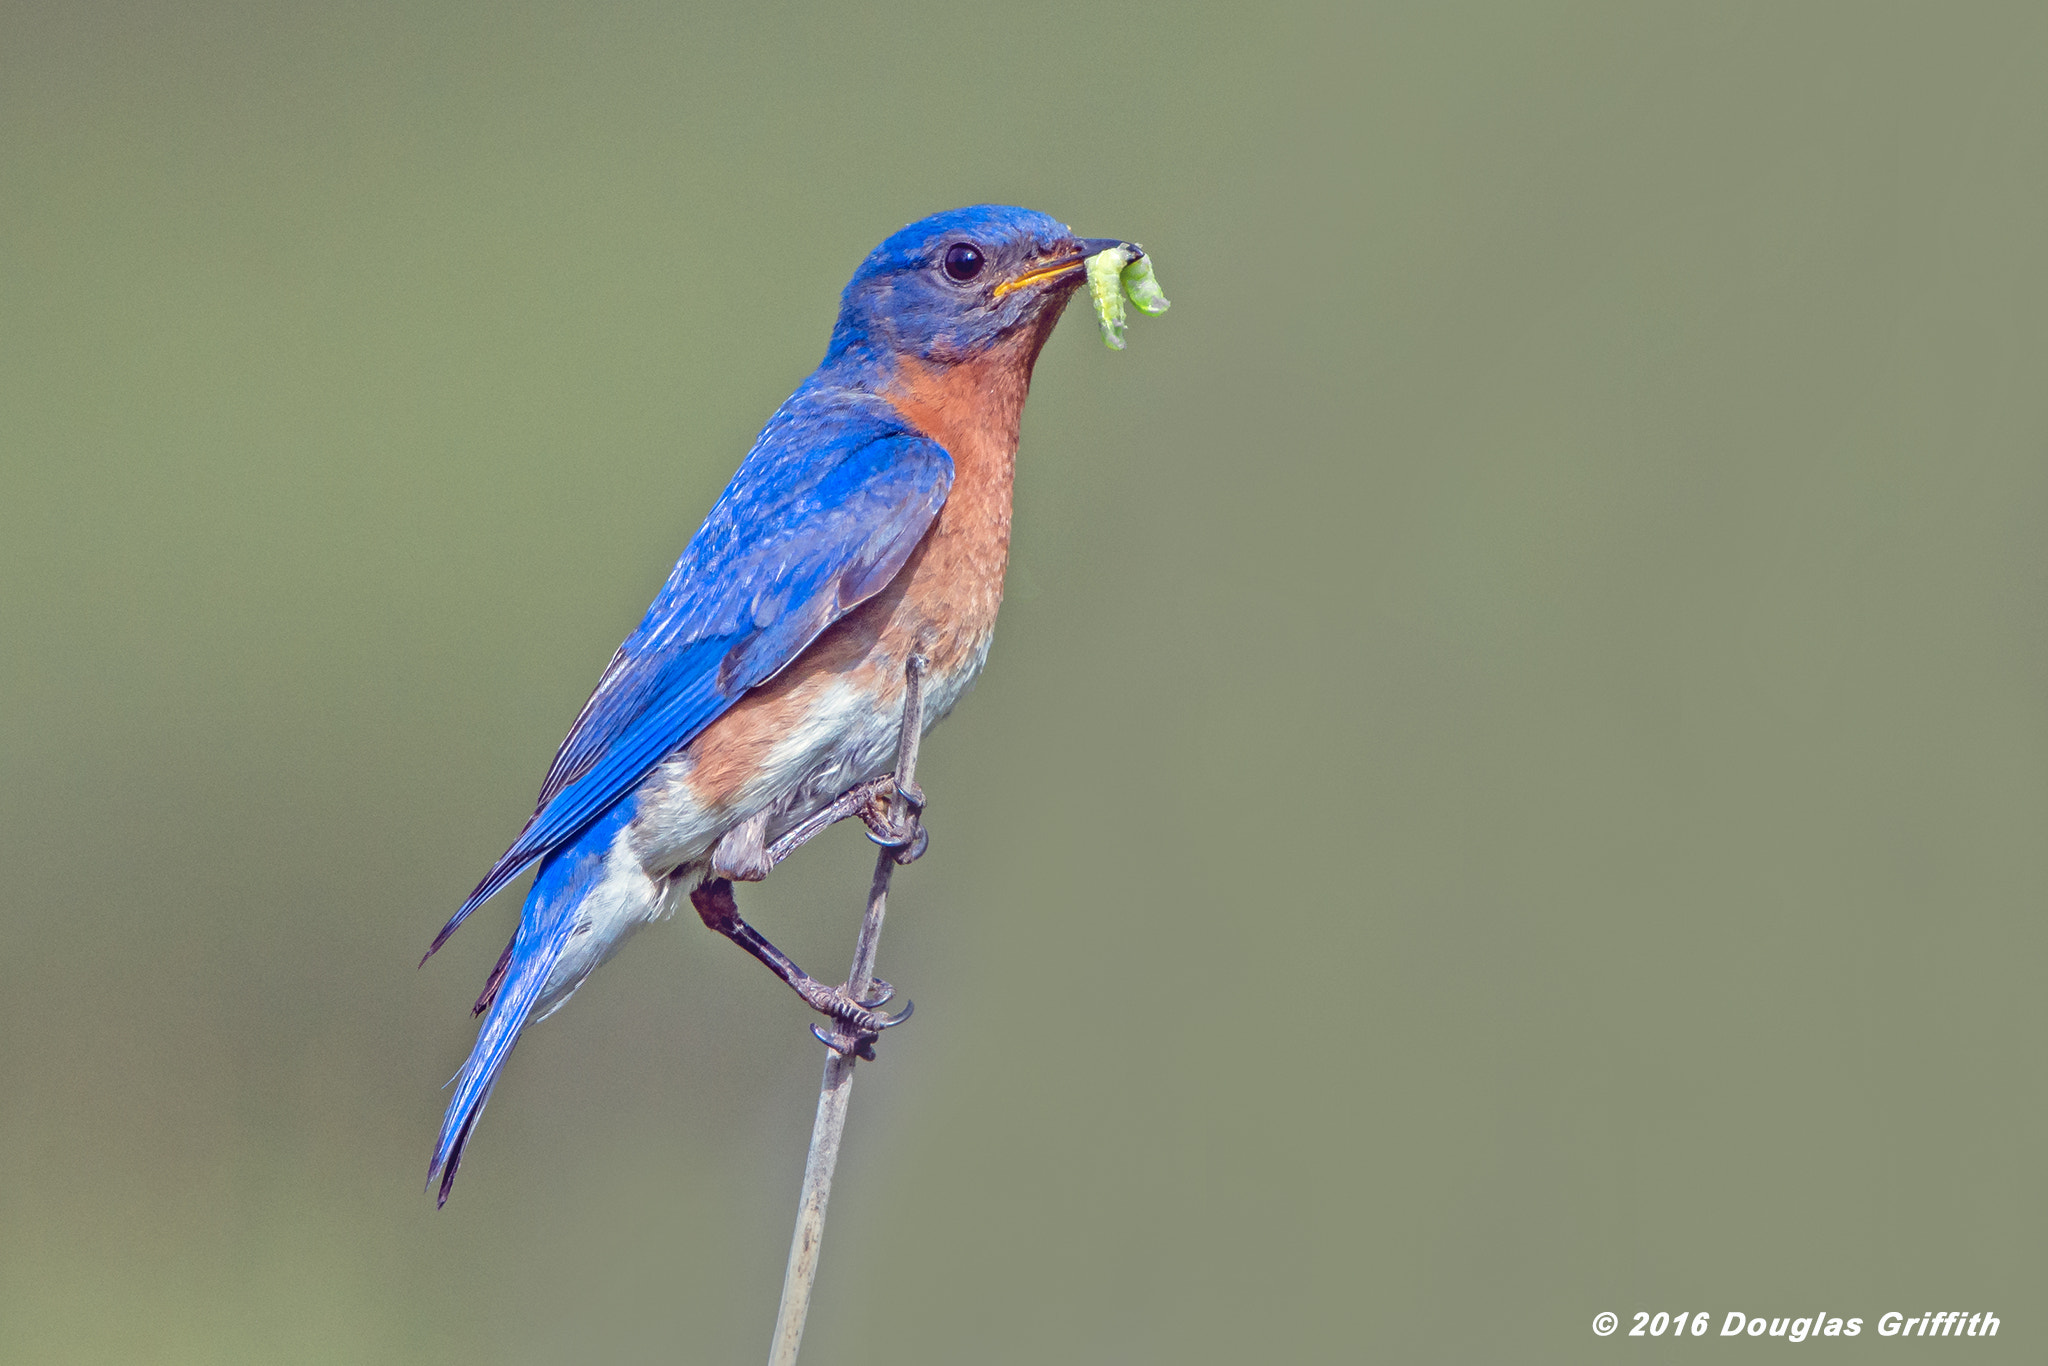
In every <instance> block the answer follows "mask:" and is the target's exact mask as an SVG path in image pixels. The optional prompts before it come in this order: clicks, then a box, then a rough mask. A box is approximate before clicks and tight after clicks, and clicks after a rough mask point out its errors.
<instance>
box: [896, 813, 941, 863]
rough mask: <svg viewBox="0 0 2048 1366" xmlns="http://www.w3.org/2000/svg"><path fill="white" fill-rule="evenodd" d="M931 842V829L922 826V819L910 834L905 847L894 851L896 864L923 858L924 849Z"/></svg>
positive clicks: (913, 861)
mask: <svg viewBox="0 0 2048 1366" xmlns="http://www.w3.org/2000/svg"><path fill="white" fill-rule="evenodd" d="M931 842H932V835H931V831H929V830H927V829H925V828H924V822H923V821H919V822H918V823H917V826H916V828H915V830H914V832H913V833H912V834H911V836H910V841H909V844H908V845H907V847H905V848H902V849H898V850H897V851H896V862H897V864H898V866H901V865H903V864H906V863H915V862H917V861H918V860H919V859H921V858H923V857H924V851H925V850H926V849H927V848H929V847H930V845H931Z"/></svg>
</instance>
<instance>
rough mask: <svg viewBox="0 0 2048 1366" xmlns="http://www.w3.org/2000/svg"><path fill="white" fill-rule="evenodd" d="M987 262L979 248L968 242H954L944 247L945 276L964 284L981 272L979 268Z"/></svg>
mask: <svg viewBox="0 0 2048 1366" xmlns="http://www.w3.org/2000/svg"><path fill="white" fill-rule="evenodd" d="M987 264H988V262H987V261H986V260H985V259H984V258H983V257H982V254H981V249H980V248H979V247H976V246H974V245H973V244H971V243H968V242H955V243H954V244H953V245H952V246H950V247H947V248H946V278H947V279H949V280H957V281H959V282H960V283H961V284H963V285H964V284H966V283H967V282H968V281H969V280H972V279H973V278H974V277H975V276H977V275H979V274H981V268H982V267H983V266H985V265H987Z"/></svg>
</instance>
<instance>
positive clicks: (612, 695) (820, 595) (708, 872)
mask: <svg viewBox="0 0 2048 1366" xmlns="http://www.w3.org/2000/svg"><path fill="white" fill-rule="evenodd" d="M1122 245H1123V244H1122V243H1120V242H1118V241H1115V240H1111V239H1097V238H1077V237H1075V236H1074V235H1073V233H1072V232H1070V231H1069V230H1068V229H1067V228H1066V227H1065V226H1064V225H1063V224H1061V223H1058V222H1056V221H1054V220H1053V219H1051V218H1049V217H1047V216H1046V215H1044V214H1042V213H1034V212H1032V211H1030V210H1028V209H1021V208H1012V207H1007V206H1002V205H987V204H984V205H977V206H974V207H971V208H964V209H955V210H953V211H951V212H948V213H942V214H938V215H935V216H934V217H931V218H927V219H925V220H923V221H922V222H918V223H913V224H911V225H910V226H909V227H906V228H904V229H903V230H902V231H901V232H898V233H896V234H895V235H894V236H892V237H890V238H889V239H888V240H887V241H885V242H883V243H882V244H881V245H880V246H879V247H877V248H875V250H874V251H873V252H872V253H871V254H870V255H869V256H868V258H867V259H866V260H865V261H863V262H862V263H861V266H860V269H859V270H857V271H855V272H854V276H853V279H852V280H851V281H850V282H849V283H848V284H847V286H846V290H845V292H844V293H843V294H842V295H841V297H840V306H839V318H838V321H837V323H836V324H835V325H834V326H833V329H832V339H831V343H830V345H829V346H828V347H827V349H826V352H825V359H824V361H823V362H822V363H821V364H820V365H819V366H818V368H817V370H816V371H815V372H814V373H812V375H811V376H810V377H809V378H808V379H806V380H805V381H804V382H803V383H802V384H801V385H800V386H798V388H797V390H796V392H795V393H794V394H792V395H790V397H789V398H788V400H787V401H785V402H784V403H783V404H782V406H781V407H780V408H778V409H777V410H776V411H775V415H774V416H773V417H771V418H770V419H769V420H768V425H767V426H766V427H764V428H762V430H761V434H760V436H759V437H758V438H757V439H756V440H755V442H754V446H753V449H752V450H750V451H749V452H748V453H747V457H746V459H745V460H744V461H742V462H741V464H740V467H739V470H738V472H737V473H735V474H734V475H733V478H732V482H731V483H730V484H728V485H727V486H726V489H725V492H724V494H723V495H721V496H720V498H719V500H718V502H717V504H716V506H714V507H713V508H712V509H711V513H710V515H709V516H708V517H706V518H705V520H704V524H703V526H701V527H699V528H698V530H697V534H696V535H695V536H693V537H691V538H690V542H689V544H688V545H687V546H686V547H685V548H684V550H683V553H682V557H681V558H680V559H678V560H677V561H676V566H675V568H674V570H673V571H671V573H670V574H669V576H668V581H667V582H666V583H665V584H663V585H662V589H661V592H660V593H659V595H657V596H656V598H655V599H654V603H653V605H652V606H651V607H649V608H648V609H647V615H646V617H645V618H643V619H642V620H641V622H640V625H639V626H638V628H636V629H635V630H634V631H633V633H632V634H631V635H630V636H628V637H627V638H626V641H625V643H624V644H623V645H621V646H620V647H619V649H618V652H617V653H616V654H614V655H613V656H612V660H611V663H610V664H608V665H607V666H606V667H605V670H604V673H603V675H602V676H601V677H600V678H599V679H598V682H597V688H596V690H595V691H594V692H593V693H591V695H590V700H589V701H588V702H586V703H584V705H583V711H582V713H581V714H580V715H578V716H577V718H576V723H575V725H573V726H572V727H570V730H569V735H568V738H567V739H565V740H563V741H562V745H561V749H560V750H559V751H558V752H557V753H556V755H555V760H554V763H553V764H552V765H551V766H550V767H549V768H548V771H547V777H546V778H545V779H544V780H543V782H542V783H541V789H540V798H539V801H538V802H537V803H536V805H535V808H534V813H533V816H532V818H531V819H530V820H528V821H527V823H526V827H525V829H523V830H522V831H521V832H520V834H519V837H518V838H517V839H516V840H514V841H513V842H512V846H511V848H509V849H507V850H506V851H505V853H504V856H503V857H501V858H500V859H499V860H498V861H497V863H496V864H495V865H494V866H493V867H492V868H491V870H490V872H489V873H488V874H486V875H485V877H484V879H483V881H482V882H480V883H478V884H477V887H476V890H475V891H474V892H472V893H470V895H469V899H468V900H467V901H465V902H463V904H462V907H461V909H459V910H457V911H456V912H455V915H454V916H453V917H452V918H451V919H450V920H449V921H448V924H447V925H446V926H445V927H444V928H443V929H442V930H441V932H440V934H439V935H438V936H436V938H435V939H434V943H433V946H432V947H431V948H429V949H428V950H427V954H428V956H429V957H431V956H432V955H433V953H434V951H435V950H436V949H439V948H440V947H441V945H442V944H444V943H446V942H447V940H448V937H449V935H451V934H453V933H454V932H455V929H456V927H457V926H459V925H461V924H462V922H463V920H464V919H465V918H467V917H468V915H469V914H470V912H472V911H474V910H475V909H476V908H477V907H478V906H480V905H482V904H483V903H484V902H485V901H487V900H489V899H490V898H491V897H492V896H493V895H494V894H496V893H497V892H498V891H500V890H501V889H502V888H504V886H505V885H506V884H507V883H509V882H511V881H512V880H513V879H514V878H516V877H517V876H518V875H519V874H520V873H521V872H522V871H524V870H525V869H526V868H528V867H529V866H532V865H536V864H537V865H538V871H537V873H536V875H535V877H534V881H533V886H532V889H531V890H530V891H529V892H528V894H527V897H526V904H525V907H524V909H522V910H521V912H520V916H519V928H518V929H517V931H516V932H515V933H514V934H513V936H512V942H511V943H509V944H508V945H506V947H505V951H504V953H503V954H502V955H500V957H499V958H498V961H497V965H496V966H495V967H494V968H493V969H492V970H491V973H490V976H489V978H488V980H487V981H486V982H485V984H484V989H483V994H482V995H481V996H480V997H478V998H477V1002H476V1007H475V1011H474V1013H476V1014H479V1015H482V1016H483V1017H484V1019H483V1024H482V1027H481V1028H480V1029H479V1030H478V1032H477V1039H476V1046H475V1048H474V1049H473V1050H472V1051H471V1053H470V1055H469V1060H468V1061H467V1062H466V1063H464V1064H463V1067H462V1070H461V1071H460V1072H459V1073H457V1074H456V1077H455V1080H454V1082H453V1087H454V1095H453V1097H452V1098H451V1099H450V1101H449V1104H448V1112H447V1115H446V1117H445V1118H444V1119H443V1121H442V1124H441V1133H440V1139H439V1141H438V1143H437V1144H436V1145H435V1148H434V1157H433V1162H432V1164H431V1165H430V1166H429V1168H428V1171H427V1181H428V1187H429V1189H432V1188H433V1185H434V1181H435V1178H436V1177H438V1178H439V1182H440V1190H439V1197H438V1203H440V1204H445V1203H447V1200H448V1192H449V1189H450V1187H451V1186H452V1185H453V1184H454V1181H455V1172H456V1168H457V1167H458V1166H459V1165H460V1163H461V1161H462V1154H463V1150H464V1148H465V1147H466V1146H467V1144H468V1142H469V1139H470V1135H471V1133H472V1132H473V1131H474V1130H475V1128H476V1123H477V1118H478V1117H479V1116H480V1115H481V1114H482V1113H483V1109H484V1105H485V1103H486V1102H488V1101H489V1100H490V1096H491V1088H492V1086H493V1085H494V1084H495V1083H496V1081H497V1078H498V1075H499V1072H500V1069H501V1068H502V1067H503V1066H504V1064H505V1060H506V1058H507V1056H508V1055H509V1054H510V1053H511V1051H512V1047H513V1045H514V1044H515V1043H516V1042H517V1041H518V1038H519V1034H520V1031H521V1030H522V1029H523V1028H525V1026H526V1025H527V1024H528V1023H529V1022H531V1021H534V1020H539V1019H544V1018H545V1017H546V1016H548V1015H549V1014H551V1013H553V1012H554V1011H555V1010H557V1009H559V1008H560V1007H561V1005H562V1004H563V1002H565V1001H567V1000H568V999H569V997H570V996H571V995H572V994H574V992H575V991H576V989H577V987H579V986H581V985H582V984H583V982H584V980H585V979H587V978H588V977H589V976H590V974H591V973H592V972H593V971H595V970H596V969H597V967H598V965H599V964H601V963H603V962H604V961H605V960H606V959H607V958H609V957H610V956H611V955H612V954H613V953H615V952H617V951H618V949H619V947H620V945H622V944H623V943H624V942H625V941H626V939H627V938H628V937H629V936H631V934H632V933H633V931H634V930H636V929H638V928H639V927H640V926H641V925H644V924H646V923H647V922H648V921H650V920H656V919H659V918H661V917H663V916H666V915H667V914H669V913H670V912H671V911H672V910H673V909H674V906H675V903H676V900H677V898H678V896H679V894H680V893H683V892H685V891H687V892H688V894H689V897H690V902H691V904H692V905H693V906H694V907H695V909H696V911H697V913H698V915H699V916H700V917H701V918H702V919H703V921H704V923H705V924H706V925H708V926H710V927H711V928H712V929H714V930H716V931H718V932H719V933H720V934H722V935H724V936H726V937H727V938H729V939H731V940H732V941H733V942H734V943H736V944H738V945H739V946H740V947H742V948H744V949H745V950H747V952H748V953H750V954H752V955H754V957H756V958H758V959H759V960H760V961H761V962H763V963H764V964H766V965H767V966H768V968H769V969H770V970H772V971H773V972H774V973H775V974H776V976H778V977H780V978H781V979H782V980H783V981H784V982H786V983H787V984H788V985H789V986H790V987H791V988H793V989H794V990H795V991H796V993H797V995H798V996H800V997H802V998H803V1000H804V1001H805V1002H806V1003H807V1004H808V1005H810V1006H811V1007H812V1008H813V1009H815V1010H817V1011H819V1012H821V1013H822V1014H824V1015H826V1016H828V1017H829V1018H830V1019H831V1020H832V1021H833V1022H834V1024H835V1026H836V1027H837V1029H836V1030H835V1034H834V1036H833V1037H835V1038H838V1039H849V1040H851V1041H852V1043H851V1044H850V1045H849V1046H852V1047H858V1048H860V1049H862V1050H863V1051H865V1049H866V1047H867V1046H868V1045H869V1044H870V1043H871V1041H872V1040H873V1038H874V1037H875V1035H876V1033H877V1032H878V1031H879V1030H881V1029H884V1028H887V1027H888V1026H889V1025H892V1024H895V1023H897V1022H899V1021H900V1020H901V1019H902V1018H903V1016H904V1015H907V1014H908V1011H905V1012H903V1014H902V1015H894V1016H891V1015H884V1014H882V1013H881V1011H880V1010H879V1007H880V1006H881V1005H882V1004H884V1003H885V1002H886V1000H887V999H888V996H889V988H888V987H887V984H885V983H877V986H876V990H875V991H874V993H873V994H871V995H870V996H869V998H868V999H865V1000H853V999H850V998H849V997H848V996H847V994H846V993H845V991H844V990H843V988H840V987H835V986H831V985H828V984H826V983H824V982H820V981H818V980H817V979H816V978H813V977H811V976H810V975H808V974H807V973H805V972H804V971H803V970H802V969H801V968H799V967H798V966H797V965H796V964H795V963H793V962H791V961H790V959H789V957H788V956H787V955H786V954H784V953H782V952H781V951H780V950H779V949H777V948H776V947H775V946H774V945H773V944H771V943H769V942H768V940H767V939H766V938H765V937H763V936H762V935H761V934H760V932H759V931H757V930H755V929H754V927H753V926H751V925H749V924H748V923H747V922H746V921H745V920H744V919H742V918H741V916H740V914H739V909H738V906H737V903H736V902H735V899H734V896H733V886H732V884H733V882H734V881H735V880H738V881H758V880H760V879H761V878H763V877H765V876H766V875H767V873H768V871H769V870H770V869H771V868H772V867H773V866H774V865H775V864H776V863H777V862H779V861H780V860H781V859H782V858H784V857H786V856H787V855H788V854H789V853H790V852H792V851H793V850H794V849H795V847H797V846H798V845H800V844H801V843H803V842H804V841H805V840H807V839H809V838H810V837H811V836H812V835H815V834H816V833H818V832H819V831H820V830H822V829H823V828H824V827H825V826H826V825H829V824H830V823H831V822H832V821H834V820H837V819H840V818H844V817H853V816H857V817H859V818H861V819H862V820H864V821H865V822H866V823H867V824H868V826H869V828H870V830H871V831H872V832H873V833H874V835H875V837H876V838H877V839H878V840H880V841H882V842H884V843H893V844H897V845H904V846H908V847H905V848H903V850H902V852H901V854H900V855H899V857H901V858H904V859H906V860H907V859H908V858H911V857H915V856H916V854H917V853H918V852H920V851H921V849H922V841H923V838H924V836H923V832H922V828H921V826H918V825H917V824H916V823H915V819H914V813H915V811H916V810H917V809H919V808H921V806H922V804H923V794H922V793H920V792H917V791H916V790H915V789H914V787H912V786H911V785H909V784H904V785H902V786H903V790H901V791H900V792H899V791H898V788H897V785H896V784H895V783H894V780H893V778H892V777H891V775H889V774H888V773H887V772H886V770H887V768H888V766H889V764H890V762H891V759H892V756H893V754H894V750H895V742H896V737H897V731H898V728H899V725H900V723H901V720H902V716H903V709H904V693H905V688H906V686H907V679H908V677H909V671H910V670H912V669H913V668H915V669H919V670H921V671H922V674H921V678H920V684H921V687H922V689H923V708H924V723H925V725H926V726H927V727H929V726H930V725H931V724H933V723H934V722H936V721H938V720H939V719H940V718H942V717H944V716H945V715H946V714H947V713H948V712H949V711H951V710H952V709H953V706H954V704H955V703H956V702H958V701H959V699H960V697H961V695H962V694H963V693H965V692H966V690H967V689H968V687H969V686H970V685H971V684H972V683H973V682H974V679H975V676H976V675H977V674H978V673H980V671H981V667H982V664H983V663H984V661H985V660H986V659H987V658H988V648H989V640H990V637H991V634H992V632H993V630H994V627H995V620H996V609H997V607H998V606H999V604H1000V603H1001V601H1002V596H1003V570H1004V566H1005V564H1006V562H1007V560H1008V557H1009V542H1010V489H1011V482H1012V475H1013V471H1014V466H1015V458H1016V453H1017V425H1018V420H1019V418H1020V416H1021V415H1022V413H1023V409H1024V396H1025V392H1026V391H1027V389H1028V388H1029V387H1030V383H1031V369H1032V365H1033V363H1034V362H1035V361H1036V360H1037V358H1038V353H1039V349H1040V348H1041V347H1043V346H1044V345H1045V341H1046V338H1047V337H1048V336H1049V335H1050V334H1051V332H1052V328H1053V325H1054V324H1055V323H1056V322H1058V321H1059V316H1060V313H1061V311H1062V310H1063V309H1064V308H1065V307H1066V304H1067V300H1068V298H1069V297H1070V296H1071V295H1072V293H1073V292H1074V289H1075V287H1076V286H1077V285H1078V284H1080V282H1081V281H1082V279H1083V277H1084V274H1085V264H1086V262H1087V260H1088V258H1089V257H1090V256H1092V255H1094V254H1096V253H1097V252H1101V251H1106V250H1110V249H1113V248H1116V247H1119V246H1122ZM898 800H901V801H902V802H904V803H906V804H907V806H908V808H909V809H910V811H911V812H912V813H913V815H912V818H911V819H909V820H905V819H903V818H901V817H899V816H897V815H896V814H895V811H896V805H895V803H896V802H897V801H898ZM422 961H424V960H422Z"/></svg>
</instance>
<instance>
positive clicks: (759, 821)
mask: <svg viewBox="0 0 2048 1366" xmlns="http://www.w3.org/2000/svg"><path fill="white" fill-rule="evenodd" d="M774 866H775V862H774V860H773V859H770V858H769V857H768V813H767V812H766V811H762V812H758V813H757V814H755V815H754V816H752V817H751V818H749V819H747V820H744V821H741V822H740V823H739V824H738V825H735V826H734V827H733V828H732V829H730V830H728V831H726V832H725V835H724V837H723V838H721V839H720V840H719V841H718V845H717V847H716V848H714V849H713V850H712V851H711V876H713V877H723V878H731V879H732V880H733V881H734V882H759V881H760V880H761V879H762V878H764V877H767V876H768V870H769V869H771V868H773V867H774Z"/></svg>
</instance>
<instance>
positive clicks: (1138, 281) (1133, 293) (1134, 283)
mask: <svg viewBox="0 0 2048 1366" xmlns="http://www.w3.org/2000/svg"><path fill="white" fill-rule="evenodd" d="M1127 294H1128V295H1129V296H1130V299H1131V302H1132V303H1134V304H1136V305H1137V306H1138V311H1139V312H1141V313H1149V314H1159V313H1164V312H1165V311H1166V310H1167V309H1168V308H1169V307H1171V305H1170V304H1168V303H1167V301H1166V296H1165V295H1164V294H1161V293H1160V292H1159V281H1158V280H1157V279H1156V278H1155V277H1154V276H1153V274H1152V258H1151V257H1149V256H1147V255H1145V254H1144V248H1142V247H1140V246H1138V245H1137V244H1136V243H1134V242H1125V243H1124V244H1122V245H1121V246H1115V247H1111V248H1110V249H1109V250H1108V251H1098V252H1096V253H1095V254H1094V255H1093V256H1091V257H1089V258H1088V297H1089V298H1090V299H1092V300H1094V302H1095V318H1096V321H1097V322H1099V323H1101V324H1102V344H1103V345H1104V346H1107V347H1108V348H1109V349H1110V350H1112V351H1121V350H1123V349H1124V326H1125V322H1124V296H1125V295H1127Z"/></svg>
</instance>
